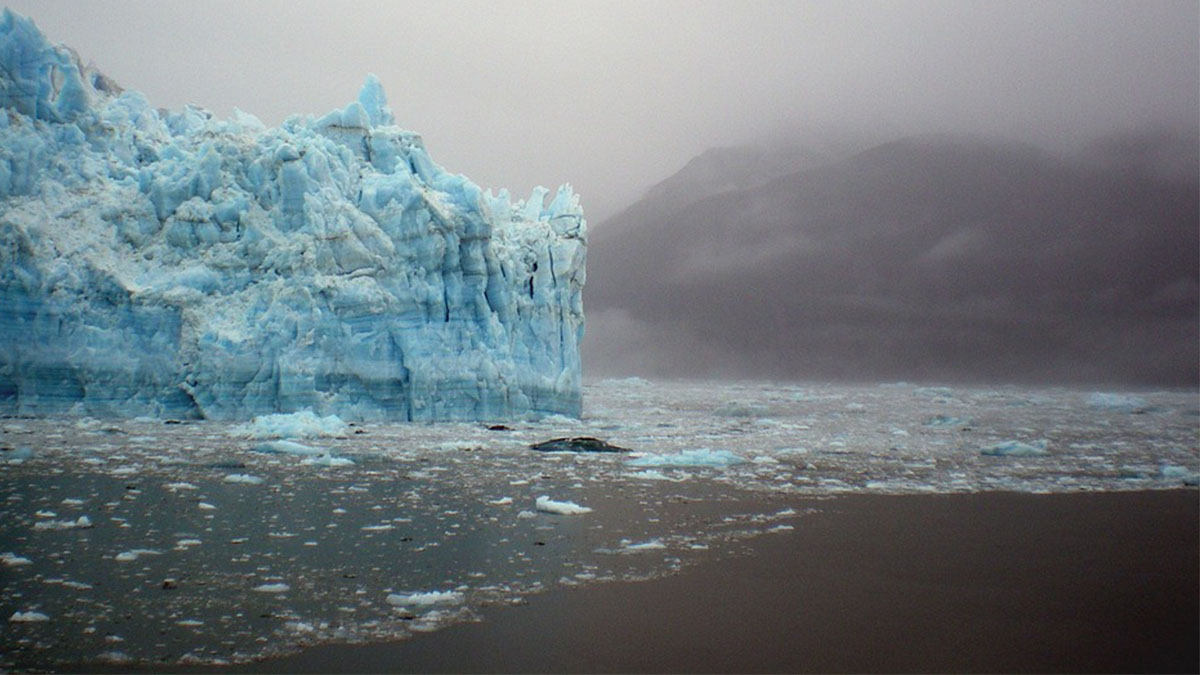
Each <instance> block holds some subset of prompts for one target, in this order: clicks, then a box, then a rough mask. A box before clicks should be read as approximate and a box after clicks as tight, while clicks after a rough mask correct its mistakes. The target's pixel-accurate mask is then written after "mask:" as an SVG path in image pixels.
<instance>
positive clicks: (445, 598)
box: [387, 591, 463, 607]
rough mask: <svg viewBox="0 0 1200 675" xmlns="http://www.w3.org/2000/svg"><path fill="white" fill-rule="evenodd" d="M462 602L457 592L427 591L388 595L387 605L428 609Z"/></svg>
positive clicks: (461, 596)
mask: <svg viewBox="0 0 1200 675" xmlns="http://www.w3.org/2000/svg"><path fill="white" fill-rule="evenodd" d="M462 601H463V594H462V593H459V592H457V591H429V592H427V593H389V594H388V596H387V603H388V604H389V605H396V606H398V607H407V606H416V607H430V606H433V605H457V604H459V603H461V602H462Z"/></svg>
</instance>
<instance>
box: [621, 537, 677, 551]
mask: <svg viewBox="0 0 1200 675" xmlns="http://www.w3.org/2000/svg"><path fill="white" fill-rule="evenodd" d="M666 547H667V545H666V544H664V543H663V541H662V539H651V540H650V541H645V542H642V543H640V544H625V545H624V546H622V547H621V548H622V549H623V550H625V551H627V552H629V553H641V552H642V551H659V550H662V549H665V548H666Z"/></svg>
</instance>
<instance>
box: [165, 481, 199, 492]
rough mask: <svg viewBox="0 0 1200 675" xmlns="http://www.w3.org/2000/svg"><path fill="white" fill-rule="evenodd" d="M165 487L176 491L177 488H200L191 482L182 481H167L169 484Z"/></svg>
mask: <svg viewBox="0 0 1200 675" xmlns="http://www.w3.org/2000/svg"><path fill="white" fill-rule="evenodd" d="M163 487H165V488H166V489H168V490H170V491H171V492H175V491H177V490H196V489H198V488H197V487H196V486H195V485H192V484H191V483H182V482H181V483H167V484H165V485H163Z"/></svg>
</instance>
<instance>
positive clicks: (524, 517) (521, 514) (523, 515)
mask: <svg viewBox="0 0 1200 675" xmlns="http://www.w3.org/2000/svg"><path fill="white" fill-rule="evenodd" d="M517 518H519V519H521V520H528V519H529V518H537V514H536V513H534V512H533V511H527V510H522V511H518V512H517Z"/></svg>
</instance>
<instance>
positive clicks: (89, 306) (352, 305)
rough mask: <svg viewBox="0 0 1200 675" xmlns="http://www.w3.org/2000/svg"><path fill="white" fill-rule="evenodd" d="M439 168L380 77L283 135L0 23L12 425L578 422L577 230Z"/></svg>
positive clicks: (4, 355)
mask: <svg viewBox="0 0 1200 675" xmlns="http://www.w3.org/2000/svg"><path fill="white" fill-rule="evenodd" d="M548 194H549V192H548V191H547V190H546V189H545V188H540V187H539V188H537V189H535V190H534V192H533V195H532V196H531V197H530V198H529V199H528V200H524V201H517V202H515V203H513V202H512V201H511V200H510V198H509V195H508V193H507V191H504V190H501V191H500V192H499V193H498V194H495V195H493V194H492V192H491V191H486V192H485V191H482V190H481V189H480V188H479V187H478V186H476V185H475V184H474V183H472V182H471V181H469V180H468V179H467V178H465V177H464V176H462V175H458V174H452V173H448V172H446V171H445V170H443V169H442V168H441V167H440V166H438V165H437V164H435V163H433V161H432V160H431V159H430V158H429V155H428V154H427V153H426V151H425V148H424V145H423V143H422V141H421V137H420V136H419V135H417V134H415V133H412V132H409V131H405V130H403V129H401V128H399V127H397V126H395V124H394V121H393V117H392V111H391V109H390V108H389V107H388V104H387V101H386V98H385V96H384V93H383V87H382V85H381V84H380V82H379V80H378V78H376V77H375V76H373V75H372V76H368V77H367V80H366V83H365V84H364V85H363V87H362V90H361V92H360V93H359V96H358V100H357V101H354V102H353V103H351V104H350V105H348V106H346V107H345V108H344V109H341V110H335V111H333V112H331V113H329V114H328V115H325V116H324V117H320V118H313V117H311V116H303V117H301V116H293V117H291V118H289V119H288V120H287V121H285V122H284V123H283V125H282V126H281V127H279V128H276V129H268V128H266V127H264V126H263V124H262V123H261V122H259V121H258V120H257V119H256V118H254V117H253V116H252V115H248V114H245V113H242V112H240V111H235V113H234V114H233V116H232V117H231V119H229V120H216V119H213V117H212V115H211V114H210V113H208V112H207V111H205V110H203V109H200V108H197V107H193V106H188V107H185V108H184V109H183V110H181V111H163V110H156V109H155V108H153V107H151V106H150V104H149V103H148V102H147V101H146V99H145V97H144V96H142V95H141V94H139V93H137V92H134V91H123V90H122V89H121V88H120V87H118V86H116V84H114V83H113V82H112V81H111V80H109V79H108V78H106V77H104V76H103V75H101V74H100V73H99V72H97V71H96V70H95V69H94V68H91V67H86V68H85V67H83V66H82V65H81V64H80V61H79V59H78V57H77V56H76V55H75V54H74V53H73V52H72V51H70V50H69V49H67V48H66V47H62V46H51V45H50V44H48V43H47V41H46V39H45V37H44V36H43V35H42V34H41V33H40V32H39V30H38V29H37V27H36V26H35V25H34V24H33V22H32V21H30V20H29V19H26V18H23V17H20V16H18V15H16V14H14V13H12V12H10V11H8V10H5V11H4V13H3V14H2V15H0V413H3V414H35V415H39V414H54V413H64V412H74V413H82V414H90V415H118V416H132V415H147V414H149V415H160V416H191V417H204V418H213V419H241V418H249V417H251V416H254V415H258V414H262V413H272V412H292V411H297V410H303V409H311V410H313V411H314V412H316V413H318V414H323V415H324V414H330V413H334V414H337V415H340V416H342V417H343V418H346V419H373V420H465V419H501V418H510V417H514V416H516V417H522V416H538V415H543V414H550V413H562V414H570V415H578V414H579V413H580V411H581V407H582V400H581V389H580V365H579V343H580V340H581V338H582V336H583V308H582V300H581V292H582V288H583V284H584V279H585V268H584V264H585V258H586V241H587V240H586V236H587V235H586V223H585V221H584V218H583V211H582V209H581V208H580V206H579V199H578V197H577V196H576V195H575V194H574V193H573V192H572V190H571V188H570V186H563V187H562V188H560V189H559V190H558V192H557V194H555V196H554V197H553V199H550V200H548V201H547V199H546V197H547V196H548Z"/></svg>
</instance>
